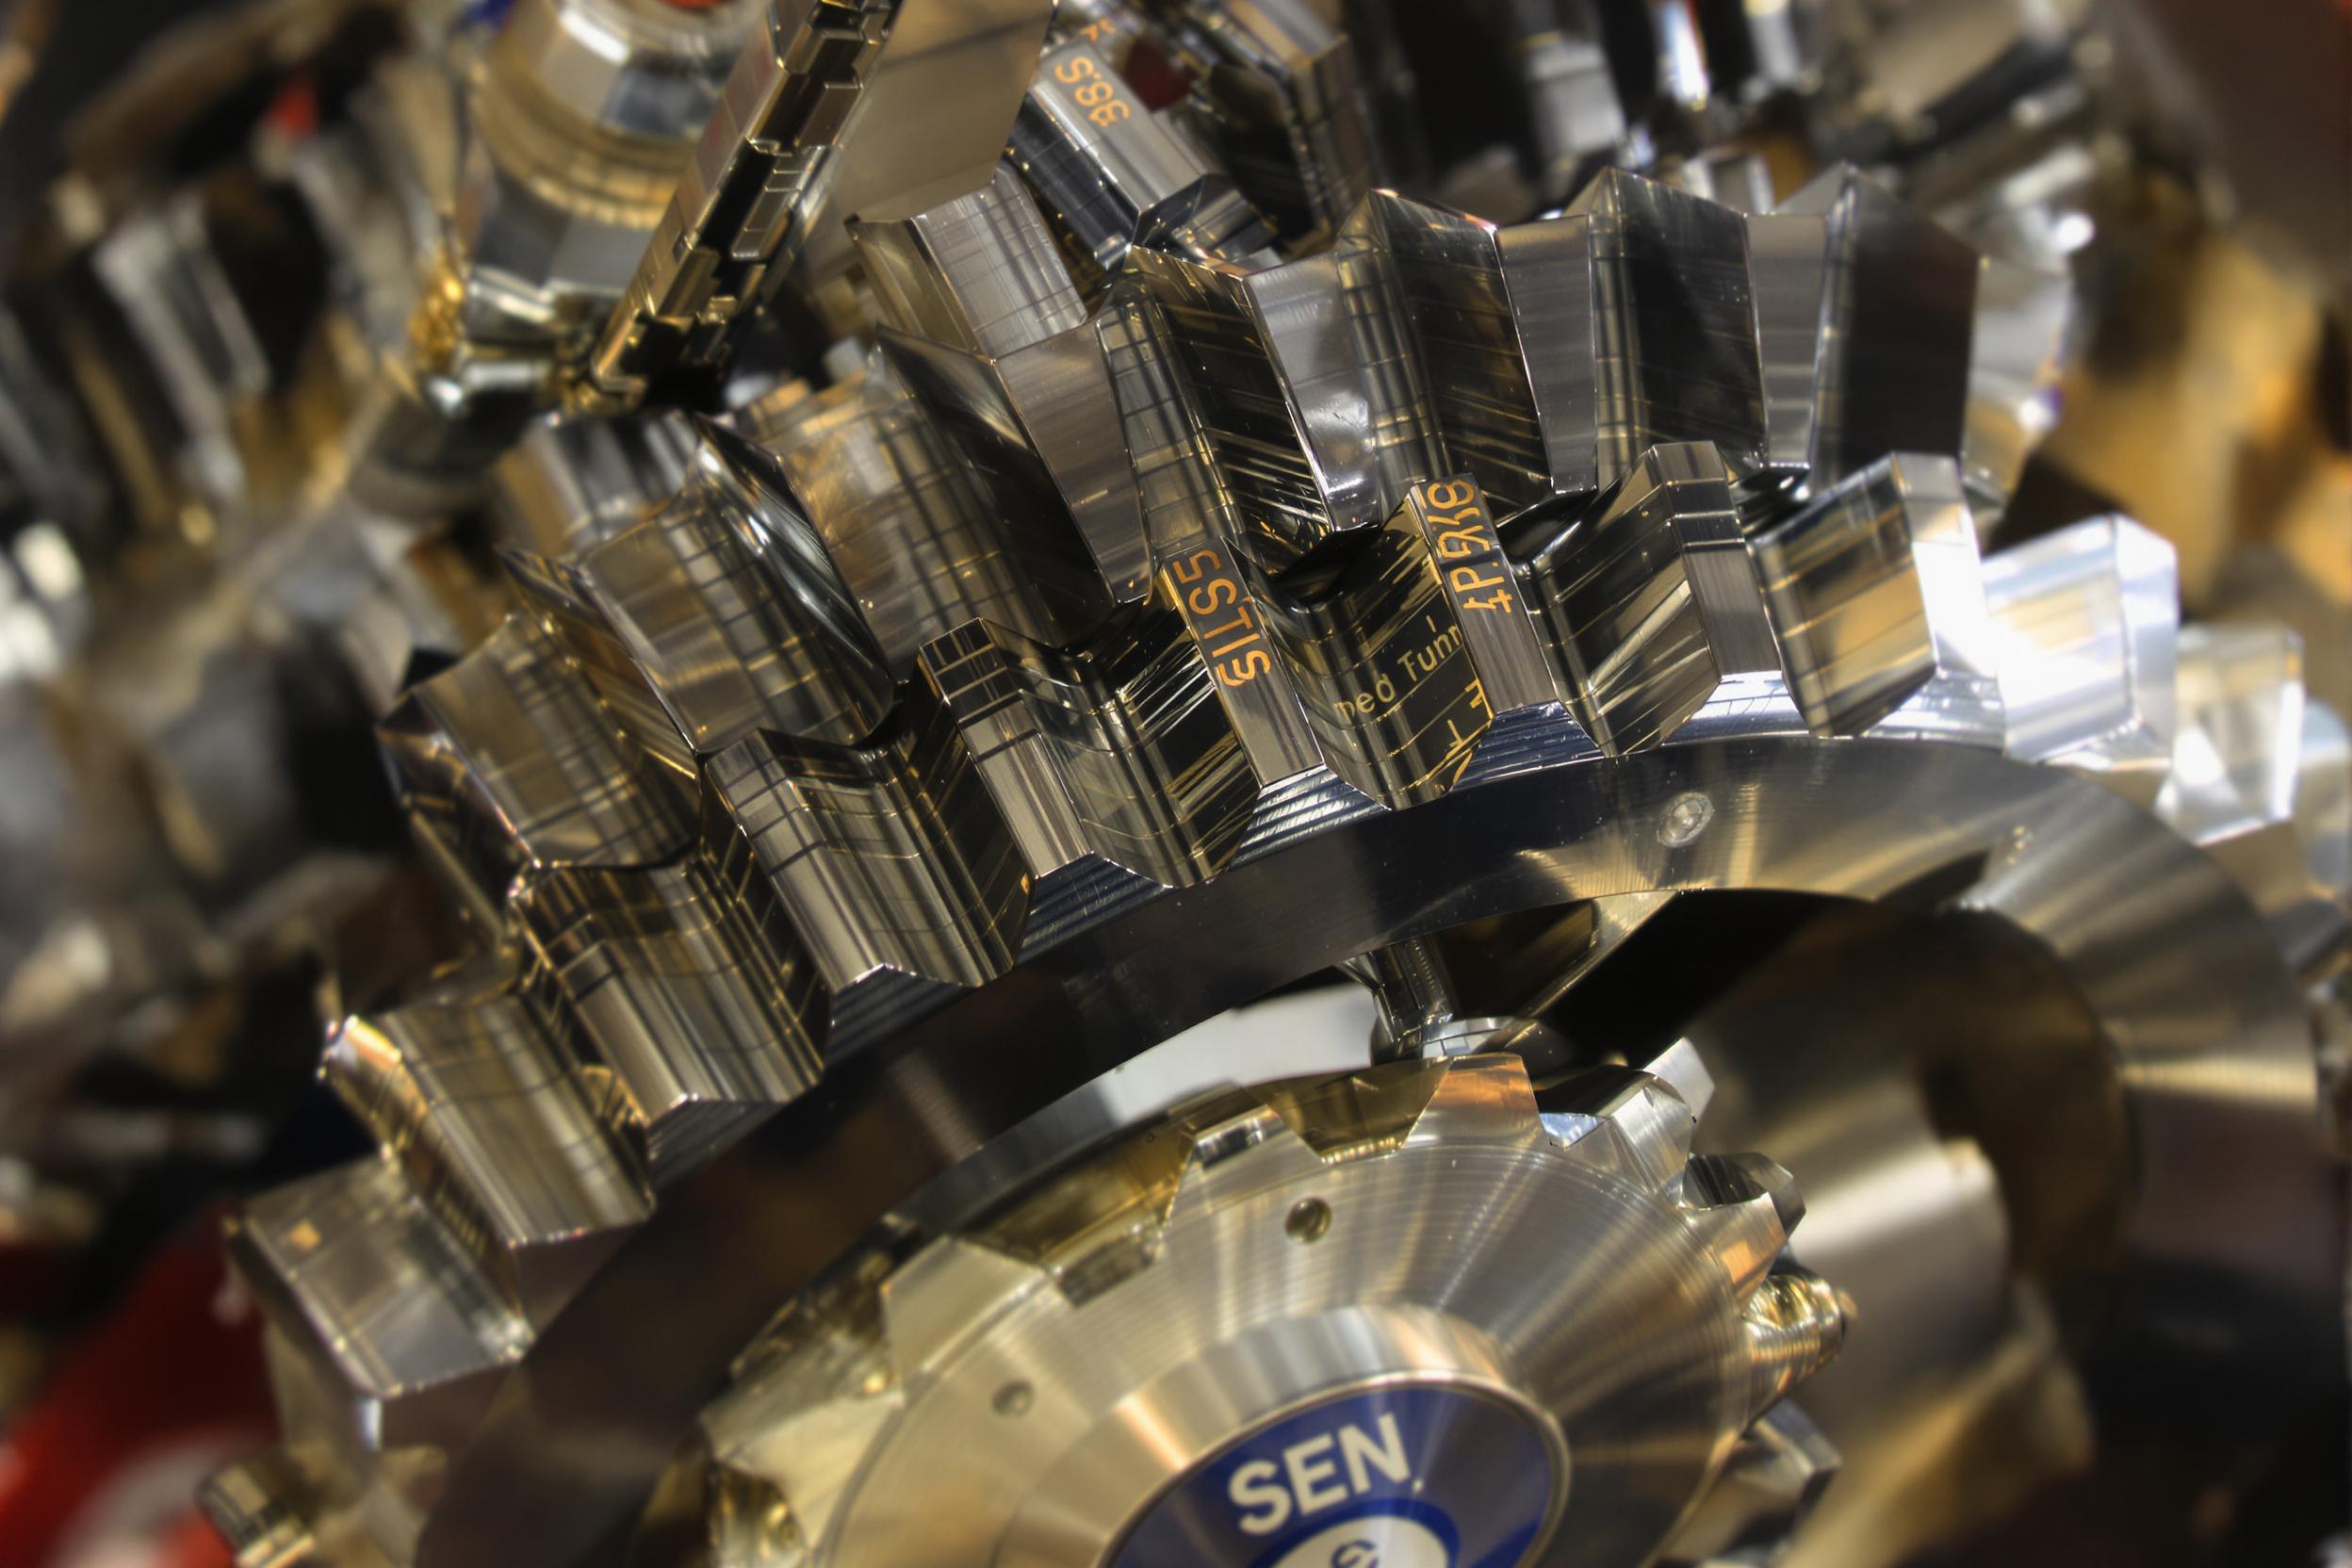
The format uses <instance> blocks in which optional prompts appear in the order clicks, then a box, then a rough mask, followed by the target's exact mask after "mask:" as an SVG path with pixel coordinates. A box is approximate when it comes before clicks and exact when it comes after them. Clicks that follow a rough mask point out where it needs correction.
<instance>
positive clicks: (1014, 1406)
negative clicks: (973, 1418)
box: [988, 1382, 1037, 1416]
mask: <svg viewBox="0 0 2352 1568" xmlns="http://www.w3.org/2000/svg"><path fill="white" fill-rule="evenodd" d="M988 1403H989V1404H990V1406H992V1407H993V1408H994V1409H995V1411H996V1413H997V1414H999V1415H1006V1416H1012V1415H1026V1414H1028V1413H1029V1407H1030V1406H1031V1405H1033V1404H1035V1403H1037V1390H1036V1389H1034V1388H1031V1387H1030V1386H1029V1385H1028V1384H1027V1383H1025V1382H1009V1383H1006V1384H1005V1386H1004V1387H1003V1388H1000V1389H998V1390H997V1391H996V1397H995V1398H993V1399H991V1400H989V1401H988Z"/></svg>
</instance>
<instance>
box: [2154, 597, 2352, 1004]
mask: <svg viewBox="0 0 2352 1568" xmlns="http://www.w3.org/2000/svg"><path fill="white" fill-rule="evenodd" d="M2302 661H2303V649H2302V641H2301V639H2300V638H2298V637H2297V636H2296V635H2295V633H2294V632H2293V631H2291V630H2289V629H2286V628H2284V627H2280V626H2193V627H2190V628H2188V629H2186V630H2184V631H2183V632H2182V633H2181V635H2180V661H2179V664H2178V667H2177V670H2176V675H2177V678H2178V683H2179V684H2178V690H2179V700H2180V711H2179V714H2178V730H2177V733H2176V735H2175V737H2174V743H2173V754H2172V773H2171V776H2170V777H2168V778H2167V779H2166V780H2165V783H2164V790H2163V792H2161V793H2160V794H2159V795H2158V796H2157V799H2156V814H2157V815H2158V816H2160V817H2162V818H2164V820H2165V821H2166V822H2168V823H2170V824H2171V825H2173V827H2174V828H2175V829H2176V830H2178V831H2179V832H2180V834H2181V835H2182V836H2183V837H2185V838H2187V839H2188V840H2189V841H2191V842H2193V843H2196V844H2197V845H2199V846H2200V847H2201V848H2203V849H2204V850H2205V852H2206V853H2207V854H2209V855H2211V856H2212V857H2213V858H2214V859H2216V860H2217V861H2219V862H2220V863H2221V864H2222V865H2223V867H2224V868H2226V869H2227V870H2228V871H2229V874H2231V875H2232V876H2234V877H2235V878H2236V879H2237V880H2238V882H2239V884H2240V885H2241V886H2242V887H2244V888H2245V890H2246V893H2247V894H2248V896H2249V897H2251V898H2252V899H2253V901H2254V903H2255V906H2256V907H2258V908H2260V909H2261V910H2262V913H2263V915H2264V916H2265V917H2266V918H2267V919H2268V920H2269V921H2270V923H2271V926H2272V930H2273V932H2274V934H2275V935H2276V937H2277V939H2278V943H2279V946H2280V948H2281V949H2282V951H2283V952H2284V954H2285V956H2286V957H2287V960H2288V962H2289V964H2290V965H2291V966H2292V967H2293V968H2295V970H2296V971H2297V972H2313V971H2315V970H2316V969H2317V968H2318V967H2319V966H2321V965H2323V964H2325V963H2326V962H2327V959H2328V958H2329V957H2330V956H2332V955H2333V954H2334V953H2335V952H2337V951H2339V950H2340V949H2341V948H2342V947H2343V945H2344V943H2345V941H2346V940H2347V939H2352V917H2348V916H2347V914H2346V911H2345V908H2344V904H2343V902H2342V898H2343V894H2342V890H2341V887H2340V885H2338V884H2336V883H2334V882H2332V881H2330V880H2329V878H2330V877H2331V876H2332V875H2334V874H2336V873H2337V872H2338V870H2339V869H2340V868H2341V866H2342V861H2343V856H2344V849H2343V847H2342V846H2343V844H2344V841H2345V835H2346V833H2347V828H2346V825H2345V822H2346V817H2347V815H2348V814H2352V808H2348V807H2347V806H2346V805H2345V795H2346V789H2347V787H2346V785H2345V782H2344V778H2345V767H2346V764H2345V762H2344V755H2343V752H2342V750H2341V749H2339V747H2340V741H2339V738H2338V735H2339V732H2338V729H2337V727H2333V726H2330V725H2329V724H2328V722H2327V718H2325V717H2323V718H2322V719H2320V720H2319V721H2318V723H2317V724H2316V725H2314V724H2312V723H2311V720H2310V719H2309V717H2308V714H2309V711H2310V705H2309V704H2308V702H2307V700H2306V698H2305V694H2304V690H2303V676H2302ZM2307 744H2309V745H2310V747H2311V756H2310V758H2309V759H2308V760H2307V759H2306V756H2305V750H2306V746H2307Z"/></svg>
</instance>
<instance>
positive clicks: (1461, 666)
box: [1169, 515, 1544, 808]
mask: <svg viewBox="0 0 2352 1568" xmlns="http://www.w3.org/2000/svg"><path fill="white" fill-rule="evenodd" d="M1481 580H1482V581H1484V583H1485V584H1486V588H1487V592H1488V593H1489V594H1490V595H1492V594H1495V593H1497V592H1499V593H1501V594H1502V595H1503V596H1505V602H1506V603H1507V607H1508V608H1515V607H1516V605H1517V593H1516V589H1515V586H1513V585H1512V583H1511V574H1510V572H1509V571H1508V570H1507V569H1506V568H1504V567H1503V566H1502V564H1501V563H1500V561H1499V559H1497V560H1496V561H1495V563H1494V564H1492V565H1491V566H1490V568H1489V570H1488V572H1487V573H1486V574H1484V575H1483V576H1482V577H1481ZM1240 581H1241V582H1242V583H1245V584H1248V585H1249V587H1250V592H1249V593H1248V594H1247V596H1246V597H1245V601H1244V602H1246V603H1248V604H1249V605H1250V606H1251V607H1252V608H1253V609H1254V611H1255V613H1256V614H1257V615H1258V617H1259V620H1260V624H1262V625H1263V626H1264V627H1265V629H1266V633H1267V637H1266V643H1267V645H1268V646H1269V647H1270V648H1271V649H1272V651H1273V654H1274V658H1275V662H1276V664H1277V665H1278V666H1279V668H1280V669H1281V670H1282V672H1283V673H1285V674H1287V675H1288V677H1289V678H1290V685H1291V688H1292V690H1293V691H1294V692H1295V693H1296V694H1297V698H1298V701H1299V705H1300V706H1301V708H1302V709H1303V711H1304V712H1305V714H1306V719H1307V724H1308V727H1309V728H1310V729H1311V730H1312V731H1313V733H1314V738H1315V747H1316V749H1317V751H1318V752H1319V754H1320V756H1321V758H1322V760H1323V764H1324V766H1326V767H1327V768H1329V769H1330V770H1331V773H1332V774H1333V775H1334V776H1337V777H1338V778H1340V779H1341V780H1343V781H1344V782H1346V783H1348V784H1349V785H1350V786H1352V787H1353V788H1355V789H1356V790H1357V791H1358V792H1361V793H1363V794H1364V796H1365V797H1366V798H1368V799H1371V800H1377V801H1379V802H1380V803H1381V804H1382V805H1385V806H1389V807H1392V808H1400V807H1406V806H1413V805H1418V804H1420V803H1422V802H1425V801H1429V800H1433V799H1435V798H1436V797H1437V796H1439V795H1442V794H1444V793H1445V792H1446V791H1448V790H1450V789H1452V788H1453V787H1454V785H1455V784H1456V783H1457V782H1458V781H1459V780H1460V779H1461V778H1462V775H1463V773H1464V772H1466V771H1467V770H1468V768H1469V767H1470V764H1471V763H1472V761H1473V760H1475V759H1476V758H1477V756H1478V749H1479V746H1480V744H1481V743H1483V742H1484V741H1485V739H1486V736H1487V733H1488V730H1489V729H1490V727H1492V726H1493V724H1494V719H1495V711H1494V707H1493V703H1492V700H1491V698H1490V696H1489V694H1488V692H1487V689H1486V686H1485V684H1484V682H1483V680H1482V679H1481V676H1480V671H1479V669H1478V665H1477V663H1476V662H1475V659H1474V655H1473V652H1472V648H1471V645H1470V643H1469V641H1468V639H1467V638H1466V636H1465V635H1464V628H1463V624H1462V622H1463V617H1464V615H1465V614H1466V613H1483V612H1477V611H1464V610H1463V609H1462V608H1459V607H1458V602H1457V600H1456V599H1455V598H1454V597H1453V596H1452V595H1451V592H1450V591H1449V579H1448V577H1447V576H1446V575H1444V574H1442V573H1441V571H1440V568H1439V566H1438V564H1437V560H1436V557H1435V556H1434V554H1433V553H1432V552H1431V549H1430V547H1429V544H1428V542H1427V541H1426V540H1425V539H1424V538H1423V536H1422V530H1421V527H1420V525H1419V522H1418V520H1417V519H1416V518H1414V517H1413V516H1411V515H1399V516H1397V518H1395V519H1394V520H1393V521H1392V522H1391V523H1390V525H1389V526H1387V527H1385V528H1382V529H1380V530H1379V531H1376V532H1374V533H1373V534H1372V535H1371V537H1369V538H1368V539H1366V540H1364V542H1363V544H1362V546H1361V547H1360V548H1359V550H1358V551H1357V553H1356V555H1355V557H1354V559H1353V560H1352V561H1350V562H1349V564H1348V566H1347V567H1346V568H1345V569H1344V570H1343V571H1342V572H1341V573H1340V575H1339V577H1338V580H1336V582H1334V583H1333V584H1332V585H1331V587H1330V588H1329V589H1327V590H1325V591H1323V592H1321V593H1319V594H1317V595H1316V596H1315V597H1314V598H1313V599H1304V598H1299V597H1295V596H1290V595H1287V594H1285V593H1284V592H1282V590H1281V589H1280V588H1278V587H1276V586H1275V585H1273V584H1271V583H1268V582H1266V581H1264V580H1262V579H1259V578H1258V576H1257V574H1256V573H1255V572H1253V571H1250V570H1249V569H1248V568H1247V564H1246V563H1245V569H1244V571H1243V573H1242V575H1241V579H1240ZM1169 590H1170V592H1171V593H1177V594H1189V593H1190V592H1192V591H1193V590H1187V589H1184V588H1183V587H1182V586H1181V585H1179V584H1177V583H1175V582H1174V581H1173V580H1171V581H1170V584H1169ZM1208 618H1209V617H1201V618H1200V619H1201V620H1205V619H1208ZM1196 624H1198V622H1196ZM1207 640H1208V641H1211V642H1214V641H1215V640H1216V634H1215V633H1214V632H1213V631H1212V632H1209V633H1208V634H1207ZM1540 667H1541V666H1540V665H1539V666H1537V668H1538V669H1540ZM1217 668H1218V669H1220V670H1222V669H1226V668H1230V665H1229V664H1228V663H1225V662H1220V663H1219V664H1218V665H1217ZM1537 700H1544V696H1543V695H1542V694H1539V695H1538V696H1537Z"/></svg>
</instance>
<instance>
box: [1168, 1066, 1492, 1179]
mask: <svg viewBox="0 0 2352 1568" xmlns="http://www.w3.org/2000/svg"><path fill="white" fill-rule="evenodd" d="M1448 1066H1449V1064H1448V1063H1447V1061H1446V1059H1444V1058H1439V1059H1437V1060H1434V1061H1427V1062H1421V1061H1405V1062H1390V1063H1384V1064H1382V1065H1381V1066H1379V1067H1375V1068H1371V1069H1368V1070H1365V1071H1363V1072H1357V1073H1350V1074H1348V1076H1347V1077H1344V1078H1330V1077H1323V1078H1297V1079H1285V1080H1283V1081H1282V1082H1280V1083H1274V1084H1266V1085H1263V1086H1259V1087H1257V1088H1255V1089H1252V1090H1250V1094H1251V1095H1252V1096H1253V1097H1254V1098H1255V1099H1256V1100H1258V1102H1259V1103H1262V1104H1264V1105H1265V1106H1266V1108H1267V1109H1268V1110H1270V1111H1272V1112H1273V1113H1274V1114H1275V1115H1276V1116H1277V1117H1279V1118H1281V1119H1282V1125H1283V1126H1284V1127H1286V1128H1288V1129H1289V1131H1290V1132H1291V1134H1292V1135H1294V1136H1295V1137H1296V1138H1297V1139H1298V1141H1299V1143H1301V1144H1303V1145H1305V1146H1306V1148H1307V1149H1309V1150H1311V1151H1312V1152H1314V1154H1315V1157H1316V1158H1317V1159H1319V1160H1322V1161H1323V1162H1324V1163H1326V1164H1337V1163H1339V1162H1341V1161H1345V1160H1351V1159H1359V1158H1362V1157H1364V1156H1365V1155H1369V1154H1378V1153H1382V1152H1386V1151H1388V1150H1391V1149H1399V1148H1402V1147H1403V1146H1404V1145H1405V1143H1406V1142H1407V1140H1408V1139H1410V1138H1411V1137H1413V1134H1414V1130H1415V1129H1416V1128H1417V1127H1418V1126H1419V1125H1420V1122H1421V1119H1422V1118H1423V1116H1424V1115H1425V1114H1427V1113H1428V1112H1429V1109H1430V1108H1431V1103H1432V1101H1433V1100H1434V1099H1435V1098H1436V1096H1437V1094H1438V1092H1439V1091H1440V1089H1441V1088H1442V1087H1443V1086H1444V1085H1445V1082H1446V1074H1447V1071H1448ZM1488 1087H1489V1090H1490V1092H1504V1091H1502V1090H1501V1087H1500V1082H1499V1081H1490V1083H1489V1086H1488ZM1261 1141H1262V1140H1261ZM1201 1147H1202V1149H1203V1150H1204V1151H1206V1150H1208V1149H1209V1147H1210V1144H1209V1141H1208V1140H1206V1139H1204V1140H1203V1141H1202V1144H1201Z"/></svg>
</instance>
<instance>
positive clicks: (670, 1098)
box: [514, 835, 827, 1184]
mask: <svg viewBox="0 0 2352 1568" xmlns="http://www.w3.org/2000/svg"><path fill="white" fill-rule="evenodd" d="M714 838H715V839H716V841H715V842H713V841H705V843H704V844H703V845H702V846H700V847H697V848H696V849H694V850H693V851H690V852H689V853H686V854H684V855H682V856H680V857H679V858H677V859H675V860H673V861H670V862H668V863H665V864H662V865H657V866H648V867H629V868H606V867H596V866H571V867H555V868H549V869H547V870H544V871H542V872H540V873H538V874H534V875H533V876H532V877H531V879H530V880H529V881H528V882H527V883H526V884H525V885H524V887H523V888H522V890H521V891H519V892H518V893H517V894H516V896H515V903H514V908H515V917H516V919H517V920H518V921H519V923H521V925H522V927H523V929H524V931H525V932H526V934H527V935H528V936H529V938H530V939H531V948H532V952H533V955H534V956H535V958H536V960H537V962H538V963H539V964H540V965H542V966H543V969H544V974H545V977H546V978H545V980H544V982H540V983H544V984H546V985H547V986H548V987H549V988H551V989H552V990H553V991H554V992H555V994H557V995H558V996H560V998H561V999H562V1005H564V1007H565V1008H567V1009H568V1010H569V1015H570V1016H571V1017H572V1018H574V1019H576V1020H577V1021H578V1023H579V1027H580V1032H581V1035H582V1037H583V1038H584V1040H585V1041H586V1043H587V1045H588V1046H589V1047H590V1054H593V1055H594V1057H595V1058H596V1062H597V1063H598V1064H599V1065H600V1066H601V1068H602V1069H603V1070H604V1071H606V1072H609V1074H610V1082H611V1086H612V1089H613V1101H612V1103H611V1108H610V1110H609V1111H608V1112H607V1113H606V1116H607V1119H610V1120H613V1121H616V1122H617V1123H618V1124H620V1125H622V1126H624V1127H626V1128H628V1129H629V1132H630V1134H631V1135H632V1136H633V1137H634V1138H635V1139H636V1140H637V1142H638V1143H639V1145H640V1147H641V1149H642V1152H643V1158H644V1160H645V1165H646V1168H648V1169H649V1170H650V1171H651V1173H652V1175H653V1178H654V1180H655V1182H656V1183H657V1184H661V1183H664V1182H667V1181H669V1180H673V1179H675V1178H676V1177H677V1176H678V1175H680V1174H682V1173H683V1172H684V1171H686V1170H687V1169H690V1168H693V1167H694V1166H695V1165H698V1164H700V1163H701V1162H702V1161H703V1160H704V1159H707V1158H708V1157H709V1156H710V1155H711V1154H713V1153H715V1152H717V1151H718V1150H719V1149H721V1148H723V1147H725V1146H726V1144H727V1142H729V1141H731V1140H732V1139H733V1137H734V1136H735V1135H736V1134H738V1133H739V1132H741V1131H742V1129H743V1128H744V1127H745V1126H748V1125H749V1124H750V1123H751V1122H752V1121H754V1120H756V1119H759V1118H760V1117H761V1116H763V1115H765V1114H766V1113H767V1112H768V1111H769V1110H770V1109H772V1108H773V1107H775V1106H776V1105H779V1104H782V1103H785V1102H787V1101H790V1100H793V1099H796V1098H798V1097H799V1095H801V1094H802V1093H803V1092H804V1091H806V1090H807V1089H808V1088H809V1086H810V1085H811V1084H813V1083H815V1082H816V1079H817V1076H818V1073H819V1071H820V1069H821V1057H820V1050H821V1047H822V1045H823V1043H824V1042H825V1039H826V1037H827V1035H826V1029H827V1019H826V1017H825V1012H824V1007H823V1003H824V1001H825V997H824V995H823V993H822V991H821V989H820V987H819V983H818V976H817V973H816V966H815V964H814V963H813V962H812V961H811V959H810V958H809V956H808V955H807V954H806V952H805V951H804V949H803V948H802V946H801V944H800V942H799V940H798V939H797V938H796V937H795V935H794V933H793V932H792V929H791V928H790V926H789V925H788V924H787V923H786V921H785V918H784V914H783V911H782V910H781V909H780V908H779V907H778V905H777V901H776V897H775V895H774V893H773V892H772V890H770V889H769V887H768V885H767V883H766V882H765V880H764V879H763V878H760V877H759V876H758V875H756V874H753V873H752V872H751V871H750V870H749V867H748V857H747V855H746V854H745V853H744V851H743V847H742V845H741V841H740V840H737V839H734V838H732V837H731V836H716V835H714Z"/></svg>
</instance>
